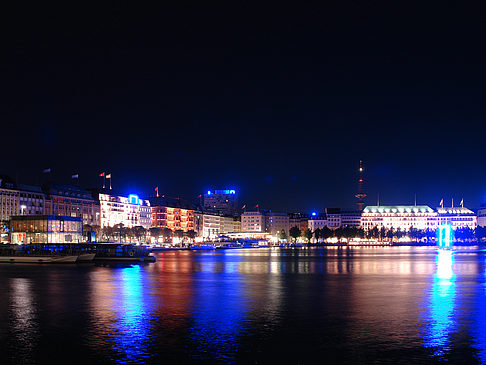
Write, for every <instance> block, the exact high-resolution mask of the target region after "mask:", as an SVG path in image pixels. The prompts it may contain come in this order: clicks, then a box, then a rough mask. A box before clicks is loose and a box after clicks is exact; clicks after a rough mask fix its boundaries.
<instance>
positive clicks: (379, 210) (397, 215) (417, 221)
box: [361, 205, 438, 231]
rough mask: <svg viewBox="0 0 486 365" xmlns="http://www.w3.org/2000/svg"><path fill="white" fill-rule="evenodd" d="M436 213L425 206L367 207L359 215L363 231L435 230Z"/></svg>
mask: <svg viewBox="0 0 486 365" xmlns="http://www.w3.org/2000/svg"><path fill="white" fill-rule="evenodd" d="M437 216H438V214H437V212H436V211H434V210H433V209H432V208H430V207H428V206H427V205H393V206H390V205H386V206H367V207H366V208H365V209H364V210H363V213H362V215H361V226H362V227H363V228H364V229H365V230H369V229H372V228H373V227H378V228H381V227H384V228H386V229H390V228H393V229H400V230H402V231H409V230H410V229H411V228H414V229H421V230H424V229H436V228H437Z"/></svg>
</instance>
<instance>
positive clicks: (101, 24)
mask: <svg viewBox="0 0 486 365" xmlns="http://www.w3.org/2000/svg"><path fill="white" fill-rule="evenodd" d="M482 8H483V7H482V5H480V4H469V5H467V6H461V7H455V6H449V7H440V15H438V13H437V8H436V7H435V6H432V5H423V6H422V7H421V9H420V11H414V10H411V9H410V8H409V7H408V6H407V5H402V4H399V3H393V4H386V5H379V4H368V5H364V4H361V3H354V4H349V5H346V4H322V5H316V6H315V7H313V6H309V7H300V8H299V9H294V8H293V7H286V6H285V5H281V6H280V7H279V9H278V11H276V10H275V9H274V8H273V7H270V6H266V5H261V6H260V7H259V8H258V9H252V8H251V7H246V6H243V5H240V4H226V5H225V6H223V7H219V6H211V5H208V4H205V5H201V6H198V5H191V6H184V5H182V4H173V5H171V6H169V5H167V6H161V7H160V8H157V9H153V11H151V12H146V11H145V10H143V9H132V8H131V7H128V6H125V5H119V6H117V7H115V8H112V7H111V6H110V5H100V6H99V7H98V8H97V11H96V12H92V11H90V10H88V9H87V8H86V9H76V11H73V10H72V9H69V7H67V8H62V7H61V8H59V7H54V6H52V7H51V6H49V5H47V4H42V5H37V7H34V8H30V9H29V10H30V11H24V10H25V9H19V11H18V12H17V11H15V10H12V12H11V13H10V16H9V19H8V20H6V22H5V23H4V26H5V27H6V29H7V32H6V33H5V34H6V35H7V36H6V37H5V38H6V39H5V43H4V48H5V57H4V58H2V60H1V61H0V62H1V63H2V66H3V69H4V70H6V71H5V72H2V100H1V105H2V120H3V121H4V122H3V123H2V128H3V130H2V132H3V134H4V135H5V136H10V137H9V138H5V139H4V141H3V144H2V147H3V149H4V151H6V153H3V154H2V155H1V156H0V165H1V167H2V168H1V171H2V173H7V174H9V175H11V176H13V177H15V176H18V177H19V180H22V181H29V182H32V183H35V182H36V178H37V174H38V171H39V170H41V169H44V168H51V169H52V171H53V174H56V178H57V179H61V177H62V176H65V177H69V176H71V174H74V173H79V175H80V177H81V179H82V183H83V184H84V185H85V186H96V185H97V184H96V183H97V180H96V174H95V173H93V174H91V173H92V172H93V171H105V170H106V171H109V172H112V173H113V182H114V183H116V185H117V186H118V187H119V188H120V189H122V190H123V191H127V192H128V191H129V190H136V191H143V193H144V194H147V193H149V192H150V191H149V189H152V187H155V186H159V188H160V190H161V191H162V190H163V191H166V192H167V193H168V194H172V195H177V194H180V195H182V196H191V195H192V194H193V193H194V192H203V191H205V190H206V189H208V188H212V187H218V186H232V187H234V188H235V189H238V190H239V191H240V192H241V194H242V197H243V198H245V197H246V198H248V200H250V197H258V198H257V199H258V203H260V204H262V205H267V206H272V207H275V209H277V210H280V209H284V208H286V206H287V205H288V206H290V207H293V209H295V210H298V211H306V210H313V209H317V208H318V207H319V206H339V205H343V206H346V207H352V206H354V202H355V198H354V195H355V194H356V193H357V186H356V185H357V184H356V178H357V175H356V169H357V164H358V161H359V160H363V161H364V164H365V186H364V189H365V192H366V194H367V195H368V197H367V203H368V204H369V203H370V202H374V201H376V200H377V195H378V193H379V194H380V197H381V200H383V201H388V202H400V203H407V202H413V199H414V196H415V194H416V195H417V199H418V200H419V201H421V202H427V203H428V204H431V203H432V202H438V201H440V199H442V198H444V199H447V200H449V198H450V197H454V198H455V199H461V198H462V197H463V198H464V199H465V201H468V202H470V205H471V206H476V207H477V206H479V205H480V204H481V203H483V202H484V201H485V200H486V199H485V197H486V171H483V169H482V168H481V167H482V166H484V165H485V163H486V157H485V156H484V154H483V153H482V150H481V146H482V142H483V141H482V135H483V134H484V133H485V132H486V123H484V106H483V102H482V101H483V100H484V96H485V95H484V94H485V91H484V87H483V85H484V83H485V81H486V71H485V70H484V67H483V65H482V61H481V60H482V59H483V57H484V54H485V51H484V50H483V49H482V47H478V45H479V44H481V43H482V39H483V37H482V34H484V31H485V30H486V29H485V27H486V26H485V24H484V22H483V21H482V18H481V16H480V14H482ZM45 19H48V20H45ZM162 19H163V20H162ZM270 19H271V21H269V20H270ZM431 19H433V20H434V23H433V24H434V26H433V27H431V26H430V20H431ZM87 24H89V26H87ZM270 24H272V25H271V26H270ZM60 30H62V31H60ZM223 30H224V31H223ZM385 30H386V31H385ZM85 179H86V180H85ZM282 196H287V199H285V205H284V204H282V199H281V197H282ZM248 203H249V204H254V203H255V204H256V203H257V201H255V202H252V201H248Z"/></svg>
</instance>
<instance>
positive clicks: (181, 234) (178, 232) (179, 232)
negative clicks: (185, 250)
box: [174, 229, 184, 238]
mask: <svg viewBox="0 0 486 365" xmlns="http://www.w3.org/2000/svg"><path fill="white" fill-rule="evenodd" d="M174 237H177V238H182V237H184V231H183V230H182V229H176V230H175V231H174Z"/></svg>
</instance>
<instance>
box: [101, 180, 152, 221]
mask: <svg viewBox="0 0 486 365" xmlns="http://www.w3.org/2000/svg"><path fill="white" fill-rule="evenodd" d="M95 194H96V196H97V197H98V201H99V204H100V225H101V227H113V226H115V225H117V224H123V226H124V227H128V228H132V227H136V226H142V227H144V228H145V229H149V228H150V225H151V217H152V211H151V209H150V202H149V201H148V200H143V199H140V198H139V197H138V195H135V194H130V195H129V196H128V197H126V196H121V195H115V194H113V193H111V192H109V191H106V189H105V190H103V191H101V192H96V193H95Z"/></svg>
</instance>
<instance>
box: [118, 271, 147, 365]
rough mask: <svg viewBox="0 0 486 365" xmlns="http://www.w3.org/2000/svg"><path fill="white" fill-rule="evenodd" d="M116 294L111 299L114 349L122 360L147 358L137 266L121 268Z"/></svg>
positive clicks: (145, 317) (144, 299) (144, 297)
mask: <svg viewBox="0 0 486 365" xmlns="http://www.w3.org/2000/svg"><path fill="white" fill-rule="evenodd" d="M120 277H121V282H120V286H121V287H120V295H119V296H116V297H115V298H114V304H115V306H116V311H117V314H118V318H117V321H116V324H115V327H116V334H115V336H114V337H115V338H114V349H115V350H116V351H117V352H119V353H120V354H122V355H123V356H124V360H125V361H122V363H124V362H128V363H131V362H134V361H140V360H141V358H147V357H148V356H149V351H148V348H147V346H148V345H147V339H148V337H149V335H150V333H149V331H150V329H149V321H148V320H149V318H148V310H147V305H146V300H147V299H148V298H149V296H144V294H143V283H142V280H143V277H142V273H141V267H140V266H138V265H135V266H133V267H128V268H124V269H123V271H122V273H121V275H120Z"/></svg>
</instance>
